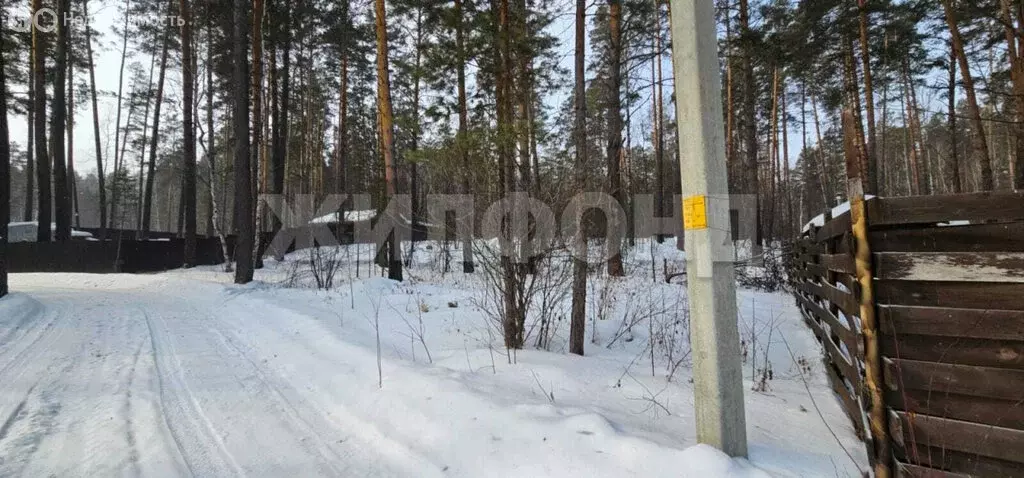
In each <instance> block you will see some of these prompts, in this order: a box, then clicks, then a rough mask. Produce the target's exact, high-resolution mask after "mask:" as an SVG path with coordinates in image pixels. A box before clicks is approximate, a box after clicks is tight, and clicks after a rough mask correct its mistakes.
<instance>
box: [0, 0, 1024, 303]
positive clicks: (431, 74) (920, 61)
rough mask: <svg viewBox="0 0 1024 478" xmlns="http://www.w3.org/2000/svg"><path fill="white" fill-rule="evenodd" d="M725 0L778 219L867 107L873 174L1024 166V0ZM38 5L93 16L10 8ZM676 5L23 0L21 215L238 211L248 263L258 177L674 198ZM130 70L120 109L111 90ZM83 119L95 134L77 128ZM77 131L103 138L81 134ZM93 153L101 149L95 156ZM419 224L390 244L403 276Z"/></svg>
mask: <svg viewBox="0 0 1024 478" xmlns="http://www.w3.org/2000/svg"><path fill="white" fill-rule="evenodd" d="M103 6H106V7H107V9H108V11H109V8H110V7H113V8H115V9H116V11H117V15H118V16H119V20H118V25H119V26H118V27H117V28H115V30H114V31H112V32H100V31H96V30H95V29H93V28H92V27H91V26H90V12H92V11H96V10H97V9H98V8H100V7H103ZM717 6H718V23H719V24H718V29H719V40H720V48H719V51H720V57H721V68H722V79H723V84H722V92H723V95H722V96H723V98H722V101H723V105H724V106H725V118H723V119H724V120H725V128H726V137H727V145H726V150H727V160H728V165H729V171H730V175H729V176H730V177H729V183H730V191H731V192H732V193H735V194H749V195H754V196H756V197H757V198H758V227H757V235H758V237H757V240H758V241H759V242H770V241H773V240H775V239H785V238H789V237H791V236H792V235H793V234H794V232H795V231H796V230H797V229H798V228H799V227H800V225H801V224H802V223H803V222H804V221H805V220H806V219H807V218H809V217H812V216H814V215H816V214H818V213H819V212H821V211H822V210H823V209H824V208H825V206H826V205H828V206H832V205H835V204H837V203H839V202H841V201H843V200H844V195H845V190H846V188H845V184H844V181H845V178H846V172H845V162H844V160H843V155H844V147H843V146H844V145H843V140H844V135H843V128H842V116H843V111H847V112H848V114H852V115H853V117H854V119H855V121H854V122H853V126H854V128H855V129H856V130H857V134H856V135H854V137H855V143H856V144H855V146H856V148H857V149H858V151H860V154H859V155H858V157H859V158H860V161H862V162H863V164H862V165H861V166H862V168H861V169H862V170H863V171H865V172H866V174H865V175H864V177H863V179H864V189H865V191H866V192H867V193H868V194H878V195H886V196H904V195H922V194H943V193H955V192H970V191H986V190H999V189H1004V190H1005V189H1012V188H1018V189H1019V188H1022V187H1024V166H1022V161H1024V152H1022V149H1024V138H1022V135H1024V129H1022V128H1024V121H1022V119H1024V66H1022V65H1024V63H1022V56H1024V41H1022V40H1024V25H1022V22H1024V6H1022V5H1021V2H1019V1H1017V2H1011V1H1010V0H984V1H954V0H942V1H941V2H934V1H927V0H899V1H897V0H870V1H869V0H814V1H802V2H791V1H786V0H774V1H767V0H765V1H755V0H735V1H723V2H717ZM26 8H27V9H28V13H32V12H38V11H40V10H41V9H44V8H51V9H53V10H54V11H55V12H56V13H57V15H58V17H63V16H65V14H67V15H70V16H73V17H78V18H82V19H84V23H83V24H78V23H77V22H72V23H69V24H67V27H66V28H59V27H58V28H54V29H52V30H53V31H49V30H51V29H49V28H46V29H44V28H32V29H30V31H28V32H19V31H17V30H18V29H15V28H10V27H9V25H11V22H12V19H16V18H18V17H19V15H20V16H25V15H26V11H25V10H26ZM670 8H671V6H670V3H668V2H662V1H660V0H608V1H606V2H595V3H592V4H588V3H586V2H585V1H584V0H577V1H576V2H575V4H574V5H572V4H569V3H568V2H558V1H549V0H490V1H488V2H478V1H473V0H452V1H433V0H395V1H391V2H385V1H384V0H375V1H372V2H362V1H357V2H334V1H326V0H310V1H305V2H291V1H284V0H251V1H249V0H232V1H219V2H214V1H211V0H208V1H198V0H119V1H116V2H111V1H107V2H103V1H100V0H92V1H89V0H46V1H44V0H32V1H31V2H25V1H23V2H17V3H16V2H13V1H9V0H8V1H2V2H0V12H2V15H3V22H4V25H5V28H4V30H3V33H2V35H0V42H2V48H0V51H2V70H3V73H4V74H3V76H2V77H0V80H3V81H2V84H0V92H2V94H3V97H4V101H3V104H4V111H0V118H2V119H3V121H5V123H6V121H7V120H8V119H10V121H18V122H25V124H26V125H27V126H28V131H29V134H28V137H25V138H0V142H2V143H3V144H4V145H8V144H11V141H14V142H16V144H17V145H19V146H18V147H17V148H15V149H14V150H12V151H10V152H9V156H10V164H11V169H10V172H9V173H6V172H5V174H3V175H2V176H4V177H6V178H9V179H10V181H9V183H10V184H9V185H10V188H11V194H10V199H9V200H7V201H0V205H2V204H7V203H9V204H10V207H9V208H7V207H3V208H2V209H4V210H8V209H9V210H10V214H11V218H13V219H14V220H29V221H31V220H40V219H42V220H40V223H41V227H40V228H39V239H40V240H51V239H55V240H58V241H61V240H69V239H70V230H71V227H72V226H75V225H82V226H99V227H101V228H107V227H110V228H126V229H137V230H139V231H142V233H141V235H142V236H145V234H146V232H147V231H151V230H161V231H176V232H179V233H180V234H181V235H182V236H183V237H184V238H185V244H186V248H185V262H186V265H190V264H191V263H192V261H194V257H195V255H194V254H195V238H196V235H197V234H208V235H224V234H237V235H238V236H239V237H240V238H242V240H240V241H239V249H238V252H237V253H236V258H237V259H239V260H238V269H237V271H236V274H237V276H236V278H237V280H238V281H239V282H248V281H249V280H251V279H252V269H253V266H254V262H257V263H258V260H256V259H258V258H251V259H250V257H252V256H253V254H252V249H253V248H254V244H253V242H254V241H253V240H252V237H253V236H254V234H255V231H256V230H266V229H271V228H273V227H275V226H276V224H274V221H272V220H270V218H269V217H268V215H267V214H266V211H264V210H263V209H264V208H263V207H262V203H260V202H258V201H256V198H257V197H259V195H260V194H264V193H269V194H285V195H288V196H295V195H298V194H314V195H318V196H324V195H326V194H330V193H338V192H344V193H368V194H370V195H372V197H373V198H374V204H375V205H376V206H377V207H383V204H384V203H385V202H386V198H387V197H389V196H392V195H394V194H409V195H411V197H412V215H413V219H414V220H417V219H420V218H422V217H423V214H424V211H423V209H424V208H423V205H422V204H423V198H424V197H425V196H426V195H427V194H434V193H469V194H473V195H474V196H475V197H476V198H477V203H478V204H486V203H490V202H491V201H493V200H496V199H498V198H500V197H502V196H504V195H506V194H507V193H509V192H514V191H524V192H528V193H529V194H530V195H531V196H532V197H534V198H537V199H540V200H542V201H544V202H546V203H548V204H551V205H553V206H557V205H563V204H565V203H566V202H567V201H568V199H569V198H570V197H572V195H573V194H575V193H576V192H579V191H604V192H606V193H608V194H610V195H611V196H612V197H614V198H615V199H616V201H618V202H619V203H620V205H622V206H623V208H624V209H627V208H629V207H631V206H632V204H630V201H632V197H633V195H635V194H653V195H654V196H655V213H656V214H655V215H656V216H670V215H671V211H672V208H673V207H674V205H673V204H671V201H672V198H673V197H674V195H675V194H676V193H677V192H678V191H679V177H680V174H679V166H678V165H679V158H678V157H677V156H678V154H677V149H678V148H676V144H677V141H678V140H677V132H676V131H677V130H676V127H675V123H674V118H675V117H676V114H674V113H673V112H674V110H675V106H676V103H675V101H674V85H673V83H672V77H673V75H672V69H673V66H674V65H673V64H672V61H671V55H670V52H671V38H670V35H669V31H670V12H669V9H670ZM140 19H148V20H147V21H142V20H140ZM570 29H572V30H574V35H571V34H570ZM100 38H106V39H112V40H114V43H115V44H116V45H117V48H118V52H119V53H120V56H121V62H120V63H119V64H116V65H111V64H104V65H97V64H96V63H95V61H94V59H95V57H96V54H97V52H96V49H97V48H98V45H99V43H100V42H99V39H100ZM570 40H572V48H571V49H570ZM570 50H571V51H570ZM570 56H571V57H572V58H573V60H574V61H573V68H572V69H571V71H570V69H569V68H567V67H566V66H565V63H566V62H564V61H563V60H565V59H567V58H568V57H570ZM97 68H104V69H112V68H117V69H118V71H119V73H120V75H119V82H118V90H117V91H116V92H109V91H97V87H96V81H95V70H96V69H97ZM564 85H572V88H571V89H570V88H568V87H567V86H564ZM110 95H113V96H112V98H113V99H114V100H116V102H117V108H116V109H115V110H114V112H115V115H116V117H115V118H114V119H113V122H112V123H111V122H110V119H109V118H102V121H101V118H99V112H98V108H97V106H96V105H97V98H98V97H99V96H107V97H110ZM83 121H84V122H90V123H92V125H93V133H94V134H93V135H92V137H84V138H82V137H75V136H74V131H75V128H74V127H73V126H74V123H77V122H83ZM3 126H4V128H3V131H4V132H5V135H6V132H7V131H9V127H8V125H7V124H4V125H3ZM101 126H103V128H101ZM75 141H79V142H92V143H93V145H94V148H93V149H94V150H95V154H94V155H93V156H92V157H86V158H76V157H75V155H74V151H75V149H74V143H75ZM794 152H795V154H793V153H794ZM0 153H3V151H0ZM0 159H3V158H0ZM0 162H5V161H0ZM83 163H84V164H89V165H90V166H89V168H88V169H89V170H90V172H89V173H86V174H81V173H79V172H77V170H82V169H83V167H82V164H83ZM0 172H4V171H0ZM684 174H685V172H684ZM5 182H8V181H5ZM0 192H3V191H0ZM0 196H3V195H2V194H0ZM51 218H52V220H53V221H54V223H55V225H56V228H55V229H54V230H53V231H51V230H50V227H49V224H50V220H51ZM3 219H5V218H3V217H0V223H3V222H4V221H2V220H3ZM632 226H633V225H630V228H629V230H630V231H631V232H632V230H633V227H632ZM246 238H248V239H246ZM395 242H396V241H394V240H393V237H392V240H390V241H389V244H390V245H389V251H390V253H389V254H388V255H389V259H388V260H387V265H388V267H389V271H390V272H389V276H391V277H392V278H401V261H400V260H399V254H397V253H396V251H397V249H396V247H397V246H396V245H395ZM464 249H469V248H464ZM621 263H622V261H621V257H620V256H619V255H618V254H611V259H610V260H609V262H608V273H609V274H611V275H621V274H622V265H621ZM463 267H464V269H465V270H466V272H470V271H471V270H472V269H473V262H472V260H468V261H464V264H463ZM396 269H397V270H396ZM502 269H503V272H502V273H501V274H502V275H503V277H504V278H503V282H504V283H505V284H506V287H505V290H504V291H503V293H508V294H510V296H509V298H508V302H507V304H506V306H507V307H509V308H510V309H509V310H512V309H514V308H515V305H514V304H513V303H512V301H513V297H512V296H514V295H515V294H514V293H513V292H512V289H515V288H516V287H519V286H516V287H513V286H511V285H508V284H516V283H520V284H521V282H522V278H518V279H517V278H516V277H518V274H524V273H525V272H522V271H519V270H518V269H516V268H513V267H510V266H508V265H507V264H505V263H504V262H503V263H502ZM579 270H580V269H579V267H577V271H579ZM579 273H580V272H577V274H579ZM582 274H583V277H584V279H585V274H586V270H585V268H584V269H583V272H582ZM520 312H522V311H520ZM520 312H515V311H512V312H509V315H510V316H515V315H520ZM522 313H525V312H522Z"/></svg>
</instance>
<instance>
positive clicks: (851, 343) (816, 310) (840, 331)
mask: <svg viewBox="0 0 1024 478" xmlns="http://www.w3.org/2000/svg"><path fill="white" fill-rule="evenodd" d="M797 301H798V302H800V303H801V304H802V305H803V307H804V309H805V310H807V311H808V313H810V314H811V315H812V316H813V317H815V318H817V319H818V320H820V321H823V322H825V323H827V324H828V326H829V327H830V328H831V329H832V333H834V334H836V335H838V336H839V338H840V339H842V341H843V342H844V343H845V344H846V347H847V348H848V349H849V350H850V351H851V352H852V353H855V354H856V356H857V357H860V356H862V355H863V354H864V345H863V342H861V341H860V338H859V337H858V335H857V333H856V332H854V331H853V329H852V327H851V326H850V325H847V324H844V323H842V321H840V320H839V318H838V317H836V316H835V315H832V312H829V311H828V310H826V309H825V308H824V307H822V306H820V305H818V304H816V303H814V302H813V301H811V300H809V299H807V298H805V297H803V296H798V297H797Z"/></svg>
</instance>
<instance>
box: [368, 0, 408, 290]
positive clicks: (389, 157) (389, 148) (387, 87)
mask: <svg viewBox="0 0 1024 478" xmlns="http://www.w3.org/2000/svg"><path fill="white" fill-rule="evenodd" d="M374 13H375V17H376V18H375V25H376V33H377V113H378V114H377V115H378V117H379V118H380V132H381V141H382V148H383V150H384V183H385V189H386V192H387V197H388V198H389V199H390V198H393V197H395V194H396V193H397V190H396V187H395V162H394V161H395V126H394V116H393V113H392V108H391V73H390V71H389V70H388V31H387V13H386V9H385V7H384V0H374ZM387 247H388V278H389V279H391V280H397V281H400V280H402V260H401V258H400V257H399V254H398V240H397V235H396V234H395V231H393V230H392V231H391V233H390V234H389V235H388V246H387Z"/></svg>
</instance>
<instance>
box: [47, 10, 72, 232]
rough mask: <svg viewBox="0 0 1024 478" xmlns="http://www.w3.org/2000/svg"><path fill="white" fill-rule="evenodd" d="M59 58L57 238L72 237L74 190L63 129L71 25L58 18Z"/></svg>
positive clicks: (53, 136) (60, 14) (53, 125)
mask: <svg viewBox="0 0 1024 478" xmlns="http://www.w3.org/2000/svg"><path fill="white" fill-rule="evenodd" d="M69 4H70V0H57V18H65V17H66V16H67V14H68V10H69V8H68V7H69ZM56 55H57V59H56V62H55V64H54V75H53V105H52V107H53V111H52V112H51V113H50V114H51V115H52V116H51V118H50V142H51V143H52V147H51V148H50V150H51V152H52V153H53V192H54V198H53V199H54V201H53V203H54V208H53V212H54V216H56V223H57V230H56V234H55V239H56V240H57V241H70V240H71V192H70V191H69V188H68V184H69V182H68V165H67V161H66V158H65V156H64V148H65V146H66V145H65V144H64V132H65V131H66V129H65V128H67V124H66V123H65V121H66V120H67V118H66V117H67V113H68V104H67V100H68V97H67V71H68V25H66V24H65V22H61V21H58V22H57V45H56Z"/></svg>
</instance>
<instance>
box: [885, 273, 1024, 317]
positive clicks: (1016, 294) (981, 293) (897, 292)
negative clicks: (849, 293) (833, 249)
mask: <svg viewBox="0 0 1024 478" xmlns="http://www.w3.org/2000/svg"><path fill="white" fill-rule="evenodd" d="M875 302H876V303H877V304H888V305H911V306H925V307H954V308H961V309H997V310H1024V284H1019V283H999V282H942V281H904V280H887V279H877V280H875Z"/></svg>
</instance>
